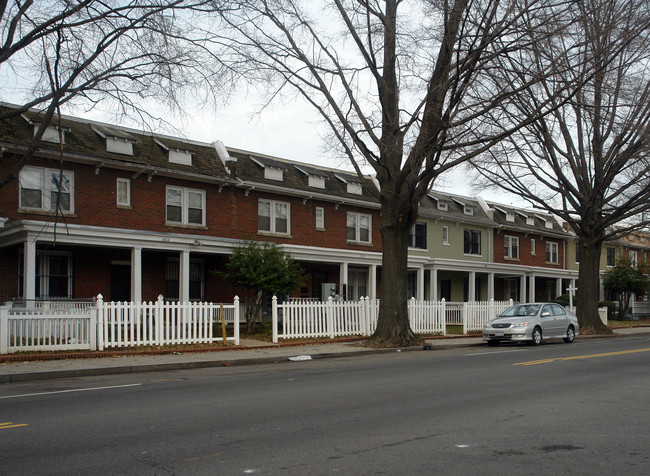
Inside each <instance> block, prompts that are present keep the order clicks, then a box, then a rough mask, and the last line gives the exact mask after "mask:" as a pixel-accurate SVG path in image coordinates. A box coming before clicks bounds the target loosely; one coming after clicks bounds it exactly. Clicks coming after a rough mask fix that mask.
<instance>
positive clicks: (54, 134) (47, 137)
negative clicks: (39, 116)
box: [22, 114, 70, 144]
mask: <svg viewBox="0 0 650 476" xmlns="http://www.w3.org/2000/svg"><path fill="white" fill-rule="evenodd" d="M22 118H23V119H25V121H27V123H28V124H29V125H30V126H32V127H33V129H34V137H36V134H38V130H39V128H40V127H41V124H42V122H39V121H38V120H36V119H30V118H28V117H27V116H25V115H24V114H23V115H22ZM66 132H70V128H69V127H63V126H57V125H56V124H50V125H48V126H46V128H45V132H43V136H42V137H41V140H42V141H43V142H52V143H53V144H65V134H66Z"/></svg>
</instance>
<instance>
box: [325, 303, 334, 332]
mask: <svg viewBox="0 0 650 476" xmlns="http://www.w3.org/2000/svg"><path fill="white" fill-rule="evenodd" d="M326 309H327V333H328V334H329V337H330V339H334V301H333V300H332V296H330V297H328V298H327V305H326Z"/></svg>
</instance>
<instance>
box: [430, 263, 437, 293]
mask: <svg viewBox="0 0 650 476" xmlns="http://www.w3.org/2000/svg"><path fill="white" fill-rule="evenodd" d="M430 274H431V279H430V283H429V285H430V286H431V291H430V292H429V299H431V300H432V301H437V300H438V270H437V269H436V268H431V271H430Z"/></svg>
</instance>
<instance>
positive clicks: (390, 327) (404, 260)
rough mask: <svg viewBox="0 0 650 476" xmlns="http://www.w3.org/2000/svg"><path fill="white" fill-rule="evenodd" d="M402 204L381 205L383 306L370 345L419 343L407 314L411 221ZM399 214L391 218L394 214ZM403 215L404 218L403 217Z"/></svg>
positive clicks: (385, 345)
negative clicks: (402, 210)
mask: <svg viewBox="0 0 650 476" xmlns="http://www.w3.org/2000/svg"><path fill="white" fill-rule="evenodd" d="M400 209H402V207H401V206H400V205H399V204H396V203H391V204H389V205H385V206H382V227H381V237H382V243H383V253H382V271H381V273H382V280H381V305H380V306H379V319H378V321H377V329H376V330H375V333H374V334H373V335H372V337H371V338H370V339H369V340H368V341H367V345H368V346H370V347H408V346H412V345H415V344H417V343H419V339H418V337H417V336H416V335H415V333H414V332H413V331H412V330H411V326H410V323H409V316H408V289H407V283H408V280H407V273H408V232H409V228H410V226H409V220H408V219H407V218H406V217H405V216H404V214H401V213H400V212H399V211H398V210H400ZM396 216H397V217H398V218H397V219H391V217H396ZM400 217H401V219H400Z"/></svg>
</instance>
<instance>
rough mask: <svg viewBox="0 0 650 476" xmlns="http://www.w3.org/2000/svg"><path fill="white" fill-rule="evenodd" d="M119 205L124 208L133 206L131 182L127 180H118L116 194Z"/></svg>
mask: <svg viewBox="0 0 650 476" xmlns="http://www.w3.org/2000/svg"><path fill="white" fill-rule="evenodd" d="M115 195H116V197H117V204H118V205H119V206H122V207H130V206H131V181H130V180H129V179H125V178H118V179H117V190H116V193H115Z"/></svg>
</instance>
